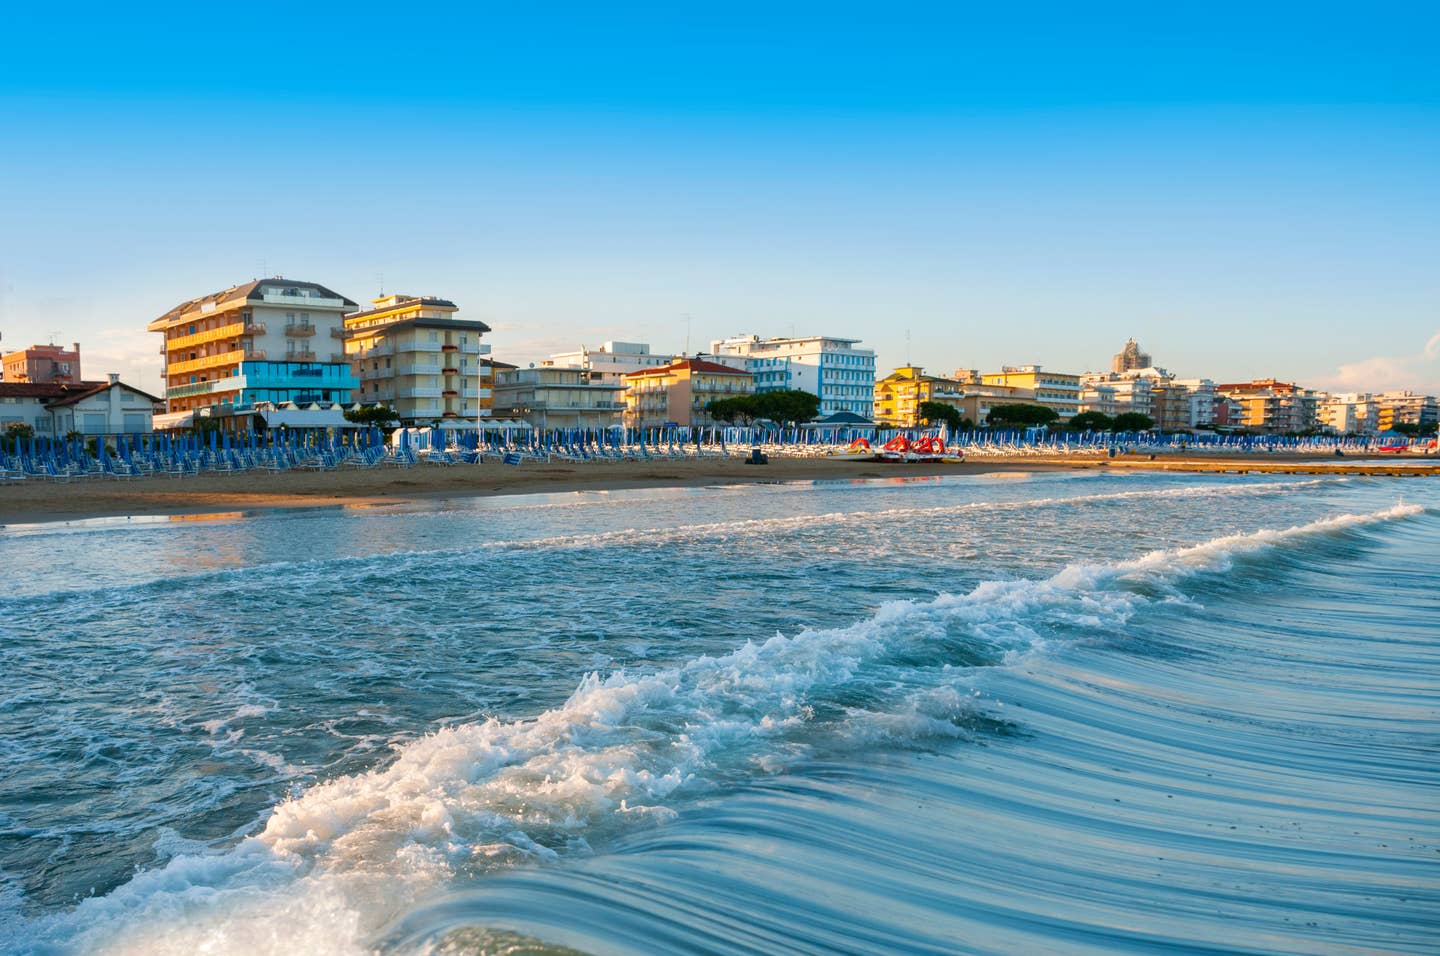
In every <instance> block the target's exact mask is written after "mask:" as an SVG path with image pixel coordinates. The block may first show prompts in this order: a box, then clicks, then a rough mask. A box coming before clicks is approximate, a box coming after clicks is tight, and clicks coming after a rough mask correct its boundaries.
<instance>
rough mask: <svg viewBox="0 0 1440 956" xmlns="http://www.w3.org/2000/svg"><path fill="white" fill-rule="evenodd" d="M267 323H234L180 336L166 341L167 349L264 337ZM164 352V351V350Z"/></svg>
mask: <svg viewBox="0 0 1440 956" xmlns="http://www.w3.org/2000/svg"><path fill="white" fill-rule="evenodd" d="M264 334H265V323H263V322H260V323H254V322H252V323H250V324H249V325H246V324H245V323H244V322H232V323H230V324H229V325H222V326H220V327H219V328H218V329H206V330H205V331H203V332H196V333H195V334H194V335H180V336H176V337H175V338H173V339H166V340H165V349H184V348H190V347H191V346H193V345H205V344H206V343H209V342H222V341H225V340H226V339H235V338H239V337H240V336H242V335H264ZM162 351H164V349H162Z"/></svg>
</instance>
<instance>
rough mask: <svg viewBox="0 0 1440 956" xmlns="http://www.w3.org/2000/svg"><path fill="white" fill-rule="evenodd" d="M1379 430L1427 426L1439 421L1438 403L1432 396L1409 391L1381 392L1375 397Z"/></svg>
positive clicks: (1439, 408) (1439, 409)
mask: <svg viewBox="0 0 1440 956" xmlns="http://www.w3.org/2000/svg"><path fill="white" fill-rule="evenodd" d="M1375 404H1376V406H1377V407H1378V409H1379V419H1380V421H1379V424H1380V427H1381V428H1388V427H1390V426H1391V425H1400V424H1408V425H1428V424H1430V423H1431V422H1435V421H1440V402H1437V401H1436V398H1435V396H1434V395H1417V394H1415V393H1414V392H1411V391H1400V392H1381V393H1380V394H1379V395H1376V396H1375Z"/></svg>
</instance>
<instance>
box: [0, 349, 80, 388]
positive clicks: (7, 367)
mask: <svg viewBox="0 0 1440 956" xmlns="http://www.w3.org/2000/svg"><path fill="white" fill-rule="evenodd" d="M0 366H3V368H4V379H5V381H7V382H29V383H30V384H32V385H46V384H50V383H52V382H53V383H58V384H62V385H74V384H76V383H77V382H79V381H80V380H81V379H80V343H79V342H76V343H75V347H74V348H73V349H68V350H67V349H66V348H65V347H64V346H63V345H32V346H30V347H29V348H28V349H21V350H20V351H18V352H11V353H10V354H8V355H6V356H5V357H4V358H0Z"/></svg>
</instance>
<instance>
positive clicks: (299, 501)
mask: <svg viewBox="0 0 1440 956" xmlns="http://www.w3.org/2000/svg"><path fill="white" fill-rule="evenodd" d="M1426 461H1427V463H1428V460H1426ZM1101 467H1104V468H1112V467H1118V468H1127V469H1130V468H1143V469H1157V470H1184V471H1204V472H1221V471H1235V470H1255V471H1271V470H1274V471H1280V472H1285V471H1287V470H1294V469H1298V468H1303V469H1304V470H1305V471H1307V472H1311V473H1315V472H1319V473H1342V474H1343V473H1345V472H1346V471H1358V470H1360V469H1362V468H1365V467H1367V466H1364V465H1362V464H1361V463H1359V462H1356V463H1347V462H1345V461H1344V460H1337V459H1335V458H1333V457H1330V456H1318V455H1308V456H1307V455H1289V456H1283V455H1264V456H1261V455H1244V456H1211V455H1207V456H1204V457H1201V456H1190V455H1161V456H1157V458H1156V459H1153V460H1152V459H1150V458H1149V457H1148V456H1145V457H1142V456H1122V457H1120V458H1117V459H1113V460H1107V459H1105V458H1104V457H1102V456H1101V455H1099V454H1096V455H1084V456H1078V455H1070V456H1064V457H1056V458H1048V457H1042V456H1036V457H1031V458H1015V459H983V458H982V459H976V460H972V461H967V462H964V463H957V464H945V463H937V464H908V465H893V464H881V463H875V462H860V461H836V460H833V459H824V458H782V457H772V458H771V459H770V463H769V464H768V465H747V464H745V463H744V461H743V460H742V459H740V458H702V459H678V460H651V461H621V462H558V461H557V462H550V463H538V462H526V463H525V464H523V465H520V466H518V467H514V466H507V465H502V464H499V463H496V462H490V463H486V464H483V465H454V466H449V467H441V466H431V465H421V466H417V467H413V468H378V469H373V470H349V469H346V470H340V471H331V472H288V473H283V474H269V473H251V474H242V475H233V476H230V475H227V476H202V477H198V478H161V477H156V478H142V479H136V480H133V481H121V480H113V479H87V480H81V481H75V482H70V483H55V482H46V481H39V480H35V479H28V480H25V481H21V482H7V483H5V484H3V485H0V524H20V523H32V522H41V521H70V520H78V519H84V518H99V517H111V516H120V515H133V516H142V515H195V514H206V513H214V512H221V511H249V510H255V509H263V508H307V507H310V508H313V507H316V506H322V505H340V504H343V505H360V506H363V505H394V504H398V503H405V502H410V501H425V500H435V499H445V498H468V497H475V496H485V495H513V494H534V493H554V492H573V491H600V490H612V489H625V488H664V487H699V486H704V485H733V484H754V483H762V482H781V481H814V480H826V479H836V480H846V479H866V478H918V477H928V476H934V475H977V474H985V473H991V472H1004V471H1009V472H1016V471H1056V470H1070V469H1087V468H1089V469H1093V468H1101ZM1420 470H1421V471H1425V472H1433V471H1434V470H1435V468H1434V467H1433V465H1432V466H1431V467H1429V468H1424V469H1420Z"/></svg>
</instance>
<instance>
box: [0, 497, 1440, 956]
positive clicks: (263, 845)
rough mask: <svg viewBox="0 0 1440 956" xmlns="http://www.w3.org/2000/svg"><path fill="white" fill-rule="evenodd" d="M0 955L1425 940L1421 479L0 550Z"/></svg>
mask: <svg viewBox="0 0 1440 956" xmlns="http://www.w3.org/2000/svg"><path fill="white" fill-rule="evenodd" d="M0 570H3V593H0V951H4V952H19V953H92V952H93V953H124V954H167V953H187V954H188V953H197V952H205V953H216V954H225V953H365V952H381V953H417V952H427V953H455V954H459V953H511V954H514V953H542V952H584V953H596V954H599V953H717V954H718V953H857V954H859V953H866V954H873V953H970V952H987V953H1021V952H1036V953H1039V952H1067V953H1116V952H1127V951H1128V952H1145V953H1149V952H1197V953H1198V952H1204V953H1219V952H1246V953H1256V952H1261V953H1420V952H1436V951H1437V940H1440V802H1437V800H1436V793H1437V790H1436V785H1437V783H1440V754H1437V749H1440V748H1437V742H1440V735H1437V721H1436V718H1437V705H1440V598H1437V595H1436V583H1437V580H1440V486H1437V485H1435V484H1433V483H1432V482H1430V481H1428V480H1424V479H1367V478H1342V477H1338V476H1333V477H1332V476H1325V477H1320V478H1301V477H1295V476H1266V477H1244V476H1220V475H1206V476H1184V475H1169V474H1149V475H1146V474H1129V475H1114V476H1109V475H1101V474H1098V473H1093V472H1092V473H1052V474H1025V475H996V476H988V477H967V478H945V479H927V480H877V481H865V482H818V483H808V484H786V485H768V486H752V487H728V488H707V489H686V490H659V491H657V490H646V491H628V492H609V493H604V492H582V493H575V494H565V495H544V496H523V497H515V498H492V499H474V500H468V501H449V502H437V503H435V504H433V505H431V506H424V507H420V506H409V507H388V508H350V509H346V508H333V509H325V508H317V509H311V510H304V511H292V512H283V513H270V514H257V515H217V516H210V517H202V518H198V519H185V520H172V519H133V520H124V519H119V520H102V521H95V522H80V523H72V524H68V525H34V526H10V527H8V528H4V529H0Z"/></svg>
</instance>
